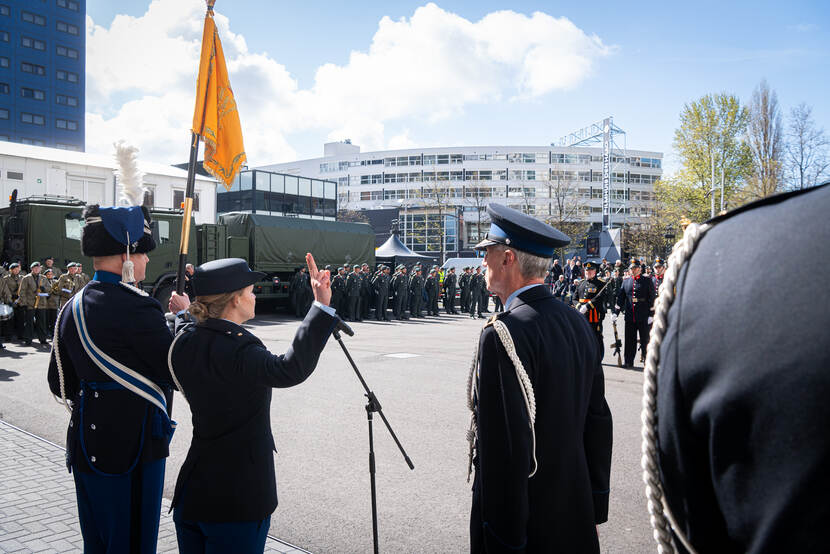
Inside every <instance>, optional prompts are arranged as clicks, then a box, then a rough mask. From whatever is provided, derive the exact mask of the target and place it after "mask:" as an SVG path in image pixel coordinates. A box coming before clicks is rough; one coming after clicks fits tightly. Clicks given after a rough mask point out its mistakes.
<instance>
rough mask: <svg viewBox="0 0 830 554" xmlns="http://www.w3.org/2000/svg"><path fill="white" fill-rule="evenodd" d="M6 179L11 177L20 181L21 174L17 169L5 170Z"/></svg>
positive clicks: (21, 178)
mask: <svg viewBox="0 0 830 554" xmlns="http://www.w3.org/2000/svg"><path fill="white" fill-rule="evenodd" d="M6 179H11V180H12V181H22V180H23V174H22V173H20V172H19V171H7V172H6Z"/></svg>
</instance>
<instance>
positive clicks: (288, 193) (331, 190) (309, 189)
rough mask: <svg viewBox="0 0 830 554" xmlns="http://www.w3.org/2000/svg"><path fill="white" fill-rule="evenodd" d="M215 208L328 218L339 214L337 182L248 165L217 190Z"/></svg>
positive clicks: (224, 210) (229, 210) (220, 211)
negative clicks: (225, 185) (226, 184)
mask: <svg viewBox="0 0 830 554" xmlns="http://www.w3.org/2000/svg"><path fill="white" fill-rule="evenodd" d="M216 212H217V214H223V213H228V212H249V213H257V214H267V215H285V216H291V217H307V218H311V219H329V220H332V221H334V219H335V218H336V216H337V183H336V182H334V181H325V180H322V179H309V178H307V177H299V176H297V175H287V174H285V173H275V172H272V171H262V170H258V169H255V170H250V169H246V170H243V171H240V172H239V175H237V177H236V180H235V181H234V183H233V186H232V187H231V190H227V189H226V188H225V187H223V186H219V187H217V190H216Z"/></svg>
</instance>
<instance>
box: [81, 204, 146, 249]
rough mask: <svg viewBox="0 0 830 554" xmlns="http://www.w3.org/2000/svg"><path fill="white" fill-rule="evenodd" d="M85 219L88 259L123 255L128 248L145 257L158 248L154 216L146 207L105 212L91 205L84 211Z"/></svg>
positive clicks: (84, 246) (84, 244)
mask: <svg viewBox="0 0 830 554" xmlns="http://www.w3.org/2000/svg"><path fill="white" fill-rule="evenodd" d="M83 218H84V222H85V225H84V227H83V229H82V231H81V252H82V253H83V255H84V256H89V257H93V256H112V255H115V254H123V253H125V252H126V251H127V246H128V245H129V247H130V254H144V253H147V252H150V251H151V250H153V249H154V248H155V247H156V241H155V240H153V233H152V230H151V226H150V224H151V223H152V219H150V212H149V211H148V210H147V208H146V207H144V206H130V207H120V208H102V207H100V206H99V205H98V204H89V205H88V206H86V207H85V208H84V212H83ZM128 237H129V240H128Z"/></svg>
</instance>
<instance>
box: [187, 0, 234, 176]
mask: <svg viewBox="0 0 830 554" xmlns="http://www.w3.org/2000/svg"><path fill="white" fill-rule="evenodd" d="M214 1H215V0H208V12H207V15H206V16H205V29H204V32H203V33H202V56H201V59H200V61H199V78H198V81H197V82H196V109H195V110H194V112H193V132H194V133H195V134H197V135H199V136H200V137H202V140H203V141H204V143H205V160H204V166H205V169H206V170H207V171H208V173H210V174H211V175H213V176H214V177H216V178H217V179H218V180H220V181H222V183H224V185H225V188H226V189H228V190H230V189H231V183H232V182H233V179H234V177H236V174H237V172H238V171H239V168H240V167H242V164H243V163H245V161H246V160H247V158H246V156H245V147H244V146H243V144H242V126H241V125H240V123H239V112H238V111H237V110H236V101H235V100H234V98H233V91H232V90H231V83H230V81H229V80H228V68H227V66H226V65H225V54H224V52H222V43H221V42H220V40H219V33H217V32H216V22H215V21H214V20H213V3H214Z"/></svg>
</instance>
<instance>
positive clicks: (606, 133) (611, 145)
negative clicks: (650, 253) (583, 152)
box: [551, 116, 628, 231]
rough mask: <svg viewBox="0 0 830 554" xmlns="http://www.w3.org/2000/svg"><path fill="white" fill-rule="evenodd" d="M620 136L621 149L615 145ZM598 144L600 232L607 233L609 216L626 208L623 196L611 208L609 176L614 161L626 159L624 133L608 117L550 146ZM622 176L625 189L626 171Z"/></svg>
mask: <svg viewBox="0 0 830 554" xmlns="http://www.w3.org/2000/svg"><path fill="white" fill-rule="evenodd" d="M620 135H622V148H620V145H619V144H618V143H617V137H618V136H620ZM599 142H601V143H602V230H603V231H608V230H609V229H610V228H611V214H612V213H620V212H623V213H624V211H625V207H626V200H625V198H626V197H625V194H623V195H621V198H622V200H620V201H619V202H618V203H615V204H614V206H613V207H612V201H611V175H612V172H613V166H614V165H615V160H620V161H621V163H625V161H626V158H627V155H626V136H625V131H623V130H622V129H620V128H619V127H617V126H616V125H614V118H613V117H610V116H609V117H606V118H605V119H603V120H601V121H598V122H596V123H592V124H591V125H588V126H587V127H583V128H581V129H578V130H576V131H574V132H573V133H570V134H568V135H566V136H564V137H562V138H561V139H559V144H551V146H588V145H591V144H596V143H599ZM623 174H624V175H625V177H624V178H623V179H624V182H623V188H624V189H627V188H628V171H625V172H623ZM613 208H616V209H613Z"/></svg>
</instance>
